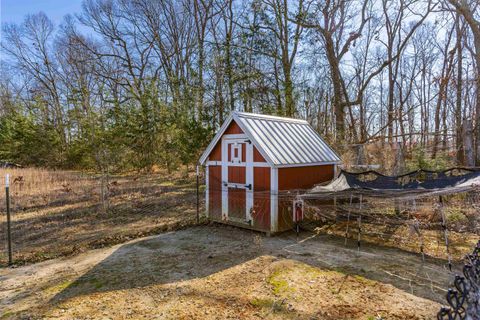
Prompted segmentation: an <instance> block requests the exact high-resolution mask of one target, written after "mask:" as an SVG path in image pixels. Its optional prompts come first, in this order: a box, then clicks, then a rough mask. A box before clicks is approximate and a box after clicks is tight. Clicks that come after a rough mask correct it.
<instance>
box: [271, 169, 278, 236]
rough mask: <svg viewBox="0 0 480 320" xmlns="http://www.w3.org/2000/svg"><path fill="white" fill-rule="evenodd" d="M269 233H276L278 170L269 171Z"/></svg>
mask: <svg viewBox="0 0 480 320" xmlns="http://www.w3.org/2000/svg"><path fill="white" fill-rule="evenodd" d="M270 231H271V232H277V231H278V169H277V168H272V169H271V170H270Z"/></svg>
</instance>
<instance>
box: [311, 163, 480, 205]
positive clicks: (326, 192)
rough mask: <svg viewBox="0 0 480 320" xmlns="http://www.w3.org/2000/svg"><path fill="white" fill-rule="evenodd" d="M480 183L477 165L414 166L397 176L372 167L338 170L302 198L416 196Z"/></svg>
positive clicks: (478, 185)
mask: <svg viewBox="0 0 480 320" xmlns="http://www.w3.org/2000/svg"><path fill="white" fill-rule="evenodd" d="M478 187H480V169H478V168H451V169H448V170H444V171H429V170H423V169H420V170H417V171H413V172H409V173H406V174H403V175H399V176H386V175H383V174H381V173H379V172H376V171H366V172H361V173H353V172H347V171H341V172H340V175H339V176H338V178H337V179H335V180H334V181H332V182H331V183H330V184H329V185H327V186H317V187H315V188H313V189H312V190H310V191H309V192H308V193H307V194H306V195H304V197H305V198H316V197H318V198H328V197H331V196H337V197H338V196H340V197H341V196H342V195H345V196H346V195H350V194H351V193H352V192H353V193H357V194H365V195H368V196H373V197H375V196H376V197H394V198H395V197H409V196H412V197H417V196H419V195H422V194H430V193H438V194H448V193H456V192H465V191H469V190H472V189H475V188H478Z"/></svg>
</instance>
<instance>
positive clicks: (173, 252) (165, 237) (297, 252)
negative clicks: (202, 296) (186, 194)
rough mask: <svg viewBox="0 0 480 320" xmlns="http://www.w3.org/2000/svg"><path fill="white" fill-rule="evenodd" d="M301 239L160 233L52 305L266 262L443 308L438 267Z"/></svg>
mask: <svg viewBox="0 0 480 320" xmlns="http://www.w3.org/2000/svg"><path fill="white" fill-rule="evenodd" d="M301 239H302V240H301V241H300V242H297V241H296V238H295V236H294V235H293V234H284V235H281V236H279V237H272V238H267V237H264V236H263V235H261V234H259V233H255V232H252V231H247V230H241V229H236V228H233V227H226V226H218V225H214V226H204V227H193V228H189V229H186V230H181V231H177V232H170V233H164V234H161V235H158V236H154V237H151V238H147V239H143V240H138V241H135V242H132V243H129V244H125V245H123V246H121V247H119V248H118V249H117V250H116V251H114V252H113V253H112V254H110V255H109V256H107V257H105V259H104V260H103V261H101V262H100V263H98V264H97V265H95V266H94V267H93V268H92V269H91V270H89V271H88V272H87V273H85V274H83V275H82V276H80V277H79V278H78V279H76V280H75V281H73V282H72V283H69V284H68V286H66V288H65V289H64V290H62V291H61V292H60V293H58V294H56V295H55V296H54V297H53V298H52V299H51V300H50V304H52V305H55V304H58V303H61V302H63V301H66V300H69V299H71V298H74V297H76V296H82V295H88V294H92V293H96V292H107V291H115V290H122V289H132V288H143V287H147V286H150V285H158V284H167V283H175V282H180V281H185V280H190V279H195V278H203V277H206V276H209V275H211V274H215V273H217V272H220V271H222V270H226V269H228V268H231V267H234V266H237V265H240V264H242V263H245V262H247V261H249V260H252V259H255V258H256V257H259V256H264V255H271V256H275V257H278V258H288V259H293V260H297V261H300V262H303V263H306V264H308V265H310V266H313V267H319V268H324V269H330V270H336V271H340V272H343V273H346V274H351V275H360V276H362V277H365V278H368V279H371V280H376V281H381V282H383V283H388V284H391V285H393V286H395V287H397V288H399V289H402V290H404V291H406V292H409V293H412V294H414V295H416V296H419V297H423V298H426V299H430V300H434V301H437V302H442V301H443V297H444V293H445V289H446V288H447V286H448V284H449V281H450V279H451V274H450V273H449V272H448V271H447V269H446V268H445V264H446V262H445V261H443V260H439V259H432V258H427V259H426V261H425V262H422V259H421V256H420V255H418V254H413V253H410V252H405V251H401V250H398V249H394V248H387V247H381V246H377V245H369V244H364V245H363V246H362V248H361V251H360V252H357V247H356V243H355V244H354V243H353V241H352V243H350V244H348V245H347V246H344V239H343V238H339V237H334V236H318V235H314V234H312V233H307V232H305V233H303V234H302V235H301ZM232 285H233V284H232ZM234 285H240V286H241V283H238V284H234Z"/></svg>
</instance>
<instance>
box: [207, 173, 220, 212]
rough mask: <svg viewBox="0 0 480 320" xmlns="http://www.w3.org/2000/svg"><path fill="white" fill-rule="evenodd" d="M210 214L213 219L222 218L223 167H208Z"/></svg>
mask: <svg viewBox="0 0 480 320" xmlns="http://www.w3.org/2000/svg"><path fill="white" fill-rule="evenodd" d="M208 195H209V197H208V214H209V216H211V217H212V218H216V219H221V218H222V167H221V166H209V167H208Z"/></svg>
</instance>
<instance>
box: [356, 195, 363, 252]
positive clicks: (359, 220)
mask: <svg viewBox="0 0 480 320" xmlns="http://www.w3.org/2000/svg"><path fill="white" fill-rule="evenodd" d="M362 202H363V195H362V194H361V195H360V206H359V209H358V218H357V221H358V238H357V251H358V252H360V240H362Z"/></svg>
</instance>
